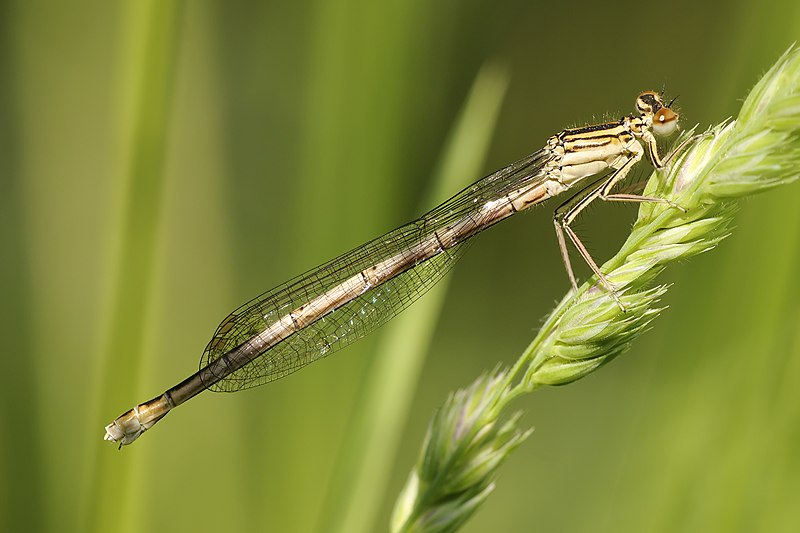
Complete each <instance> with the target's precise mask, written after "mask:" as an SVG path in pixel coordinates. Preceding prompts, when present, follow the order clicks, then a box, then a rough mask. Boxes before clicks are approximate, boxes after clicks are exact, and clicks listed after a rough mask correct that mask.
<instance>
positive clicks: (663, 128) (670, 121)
mask: <svg viewBox="0 0 800 533" xmlns="http://www.w3.org/2000/svg"><path fill="white" fill-rule="evenodd" d="M679 117H680V115H678V113H676V112H675V111H673V110H672V109H669V108H668V107H662V108H661V109H659V110H658V111H657V112H656V114H655V115H653V133H655V134H656V135H663V136H666V135H671V134H672V133H674V132H675V130H677V129H678V118H679Z"/></svg>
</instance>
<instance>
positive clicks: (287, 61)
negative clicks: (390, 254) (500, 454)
mask: <svg viewBox="0 0 800 533" xmlns="http://www.w3.org/2000/svg"><path fill="white" fill-rule="evenodd" d="M799 36H800V4H798V2H796V1H795V0H786V1H783V2H757V1H755V0H743V1H736V2H727V3H725V4H724V7H722V4H719V3H715V2H698V1H692V2H690V1H684V0H676V1H673V2H669V3H666V4H663V3H662V4H658V5H656V4H649V3H643V2H636V3H634V2H587V3H585V4H583V5H582V4H581V3H575V2H569V3H560V2H549V3H537V2H524V1H520V0H494V1H491V2H489V1H486V0H470V1H463V0H462V1H460V2H457V1H452V0H437V1H435V2H431V1H424V0H401V1H394V0H393V1H387V2H373V1H367V0H315V1H314V0H312V1H296V2H289V1H285V2H262V3H255V2H243V1H235V2H234V1H229V2H205V1H199V0H196V1H192V2H171V1H155V0H147V1H146V0H142V1H129V2H88V1H74V2H39V1H22V0H20V1H3V2H1V3H0V238H1V239H2V241H0V250H2V251H0V253H1V254H2V256H1V257H2V261H0V284H2V285H1V286H2V292H1V294H2V299H1V300H0V313H2V314H1V315H0V335H1V338H2V371H1V372H0V414H1V416H2V418H0V530H2V531H59V532H60V531H90V532H91V531H101V530H102V531H121V532H134V531H179V532H180V531H212V530H218V531H281V532H283V531H287V532H292V531H299V532H305V531H348V532H356V531H382V530H385V529H386V524H387V521H388V517H389V514H390V512H391V508H392V504H393V501H394V499H395V497H396V495H397V493H398V491H399V490H400V488H401V487H402V485H403V483H404V482H405V479H406V476H407V475H408V472H409V470H410V468H411V466H412V464H413V463H414V461H415V460H416V457H417V454H418V451H419V448H420V445H421V442H422V439H423V436H424V432H425V427H426V424H427V422H428V420H429V418H430V416H431V414H432V413H433V411H434V410H435V408H436V407H437V406H438V405H440V404H441V403H442V401H443V400H444V398H445V397H446V395H447V394H448V392H449V391H451V390H454V389H456V388H458V387H461V386H465V385H467V384H468V383H470V382H471V381H472V380H473V379H474V378H475V377H476V376H477V375H478V374H479V373H480V372H481V371H483V370H484V369H489V368H491V367H493V366H494V365H495V364H497V362H498V361H503V362H506V363H510V362H512V361H513V360H514V359H515V358H516V356H517V355H518V354H519V353H520V352H521V351H522V349H523V348H524V347H525V346H526V345H527V343H528V342H529V341H530V339H531V338H532V336H533V331H534V329H535V328H536V327H537V325H538V324H539V321H540V319H541V317H543V316H544V315H545V314H546V313H547V312H548V311H549V310H550V309H551V308H552V306H553V305H554V302H555V300H556V299H558V298H560V296H561V295H562V294H563V293H564V292H565V291H566V290H567V288H568V282H567V277H566V275H565V273H564V271H563V267H562V265H561V261H560V258H559V256H558V251H557V246H556V242H555V237H554V235H553V231H552V224H551V223H550V212H551V210H550V209H549V208H544V209H539V210H537V211H535V212H533V213H530V214H525V215H523V216H518V217H514V219H512V220H510V221H508V222H506V223H504V224H501V225H500V226H498V227H496V228H494V229H492V230H491V231H490V232H487V233H485V234H483V235H481V236H480V237H479V238H478V239H477V242H476V243H475V244H474V245H473V246H472V248H471V250H470V252H469V253H468V254H467V256H466V257H465V258H464V259H463V260H462V262H461V263H460V264H459V265H458V267H457V268H456V269H455V273H454V276H453V278H452V280H451V284H450V286H449V289H448V292H447V296H446V298H445V299H444V303H443V308H442V312H441V315H440V317H439V318H438V320H437V321H436V322H435V324H434V326H435V327H432V328H431V329H432V332H433V333H432V339H431V344H430V346H429V348H427V349H425V350H424V351H425V353H426V354H427V355H428V358H427V360H426V361H425V362H424V366H422V368H421V373H420V379H419V382H418V383H416V384H414V387H416V388H415V389H406V392H405V394H406V395H408V396H410V397H411V403H410V405H409V408H408V414H409V416H408V418H407V419H406V418H405V417H404V416H403V412H404V411H403V408H402V406H399V407H398V408H397V411H398V413H399V414H397V415H396V416H394V417H393V418H392V420H390V421H389V422H390V423H391V424H392V425H393V427H394V428H395V431H396V437H394V436H393V437H391V439H389V440H390V441H386V440H384V441H380V442H378V443H373V444H371V446H364V445H363V444H364V443H363V442H362V441H361V440H360V438H359V433H358V431H356V429H357V428H358V426H359V422H357V420H358V417H359V416H361V415H360V413H361V414H363V412H364V410H365V409H368V408H369V405H365V403H368V402H370V401H372V400H371V399H370V398H371V396H369V394H368V393H367V392H368V390H369V383H370V379H371V378H370V376H371V374H370V373H371V372H372V371H373V370H374V368H375V365H378V364H382V363H381V362H382V359H381V358H382V353H386V350H381V349H379V346H381V345H383V344H386V342H385V341H382V340H381V339H385V338H386V335H387V334H388V333H387V332H384V331H381V332H380V333H378V334H376V335H373V336H371V337H369V338H368V339H367V340H365V341H362V342H361V343H359V344H357V345H355V346H352V347H350V348H348V349H346V350H343V351H342V352H339V353H338V354H337V355H336V356H335V357H333V358H330V359H329V360H325V361H322V362H320V363H317V364H315V365H311V366H310V367H308V368H306V369H304V370H303V371H302V372H300V373H298V374H295V375H293V376H291V377H290V378H287V379H284V380H281V381H278V382H276V383H274V384H271V385H270V386H268V387H262V388H259V389H254V390H250V391H247V392H241V393H239V394H235V395H214V394H210V393H206V394H203V395H201V396H200V397H198V398H196V399H194V400H193V401H191V402H189V403H188V404H186V405H185V406H183V407H181V408H180V409H179V410H178V411H177V412H176V413H175V414H172V415H171V416H169V417H168V418H167V419H165V421H164V422H161V423H160V424H159V425H158V426H157V427H156V428H155V429H154V430H153V431H151V432H150V433H148V434H147V435H146V436H144V437H143V438H142V439H141V440H140V441H137V442H136V443H135V444H134V445H132V446H130V447H128V448H125V449H124V450H122V451H121V452H117V450H116V449H115V448H114V447H113V446H112V445H111V444H109V443H105V442H103V441H102V440H101V437H102V435H103V429H102V428H103V426H104V425H105V424H107V423H109V422H110V421H111V420H112V419H113V418H114V417H116V416H117V415H119V414H121V413H122V412H123V411H125V410H127V409H129V408H130V407H131V406H133V405H134V404H135V403H138V402H141V401H144V400H147V399H150V398H152V397H154V396H156V395H157V394H160V393H161V392H162V391H163V390H164V389H166V388H168V387H170V386H172V385H173V384H175V383H177V382H178V381H180V380H181V379H183V378H184V377H186V376H187V375H189V374H190V373H191V372H193V371H194V370H195V369H196V364H197V361H198V360H199V356H200V354H201V353H202V350H203V348H204V347H205V344H206V342H207V341H208V339H209V338H210V336H211V334H212V332H213V331H214V328H215V327H216V325H217V323H218V322H219V321H220V320H221V319H222V318H223V317H224V316H225V315H226V314H227V313H228V312H229V311H230V310H231V309H233V308H234V307H236V306H238V305H239V304H241V303H242V302H244V301H246V300H248V299H250V298H252V297H253V296H255V295H257V294H259V293H260V292H262V291H264V290H266V289H269V288H271V287H272V286H274V285H277V284H278V283H281V282H283V281H284V280H285V279H288V278H289V277H292V276H294V275H296V274H298V273H300V272H302V271H304V270H306V269H308V268H311V267H313V266H315V265H317V264H318V263H321V262H323V261H325V260H327V259H329V258H331V257H333V256H335V255H337V254H339V253H341V252H343V251H346V250H348V249H349V248H351V247H353V246H356V245H358V244H361V243H362V242H363V241H365V240H367V239H369V238H372V237H375V236H377V235H378V234H380V233H382V232H384V231H386V230H389V229H391V228H393V227H394V226H396V225H398V224H400V223H402V222H405V221H406V220H408V219H410V218H412V217H414V216H416V215H418V214H420V213H421V207H430V206H431V205H432V204H433V200H432V199H431V198H430V195H429V194H428V192H427V191H429V190H430V189H431V187H433V185H432V184H431V181H432V179H433V176H434V175H436V173H437V168H441V165H442V164H443V163H442V158H443V157H444V156H443V155H442V154H444V153H445V152H446V148H447V146H448V143H449V142H450V141H448V139H452V138H453V135H454V134H453V132H454V131H455V125H456V124H457V123H458V121H459V120H461V118H460V117H462V118H463V117H464V115H462V109H464V106H465V105H466V104H465V103H466V102H467V100H468V96H469V94H470V91H471V89H470V88H471V87H472V86H473V83H474V82H475V80H476V78H477V77H478V73H479V72H480V71H481V69H482V68H483V67H484V66H486V65H489V67H488V68H489V70H488V71H489V72H492V73H494V74H492V75H491V76H494V77H493V78H492V79H493V80H494V83H495V85H494V87H495V91H494V93H492V94H494V97H495V98H497V99H499V98H500V96H502V95H503V87H505V85H504V84H505V83H506V82H508V85H507V91H506V92H505V93H504V94H505V99H504V100H503V103H502V107H500V108H499V109H500V112H499V115H498V116H497V117H496V122H495V121H494V120H493V119H491V108H492V106H491V103H490V104H487V105H486V106H485V107H486V109H489V111H488V112H487V115H486V116H487V117H489V118H487V119H486V120H485V121H483V123H482V122H481V121H480V120H477V121H473V122H472V123H471V125H469V127H468V128H467V129H468V131H471V132H472V134H474V135H478V136H480V135H485V136H486V137H487V139H490V144H489V145H488V152H487V154H486V157H485V160H483V159H482V158H481V157H480V154H479V155H478V159H481V161H480V168H479V169H478V170H476V171H474V174H473V175H468V176H460V177H459V179H462V180H464V181H465V182H469V181H473V180H474V179H477V178H478V177H480V176H481V175H483V174H486V173H488V172H490V171H492V170H495V169H497V168H499V167H501V166H503V165H505V164H507V163H509V162H511V161H513V160H515V159H517V158H519V157H521V156H523V155H525V154H526V153H528V152H530V151H532V150H534V149H536V148H538V147H540V146H541V145H542V143H543V142H544V140H545V139H546V138H547V136H548V135H550V134H552V133H554V132H556V131H558V130H560V129H562V128H564V127H566V126H574V125H581V124H585V123H590V122H593V121H597V120H601V119H605V118H608V117H612V118H616V117H618V116H621V115H622V114H625V113H629V112H631V111H632V105H633V100H634V98H635V96H636V95H637V94H638V92H639V91H640V90H643V89H661V87H662V85H665V84H666V89H667V91H668V93H669V94H670V95H675V94H680V100H679V102H680V107H681V109H682V112H683V116H684V119H685V120H684V124H685V125H692V124H695V123H699V124H701V126H702V127H705V126H706V125H708V124H710V123H715V122H718V121H720V120H722V119H724V118H726V117H728V116H730V115H735V113H736V112H737V110H738V107H739V105H740V103H741V99H742V98H743V97H744V96H745V95H746V94H747V91H748V90H749V88H750V87H751V86H752V85H753V84H754V83H755V82H756V81H757V79H758V78H759V76H760V75H761V74H762V73H763V72H764V71H765V70H766V69H767V68H768V67H769V66H770V65H771V64H772V63H773V62H774V61H775V60H776V59H777V57H778V56H779V54H780V53H781V52H783V51H784V50H785V49H786V48H787V47H788V46H789V45H790V44H791V43H793V42H794V41H795V40H797V39H798V37H799ZM484 72H487V70H485V69H484ZM491 76H490V77H491ZM489 100H491V98H489ZM498 101H499V100H498ZM478 115H479V116H480V113H479V114H478ZM472 155H473V156H474V155H475V154H474V153H473V154H472ZM459 187H460V186H459V185H454V186H452V188H451V189H450V190H449V192H455V191H456V190H457V189H458V188H459ZM440 199H441V198H440V197H439V198H437V200H440ZM799 205H800V186H799V185H797V184H795V185H793V186H789V187H786V188H784V189H781V190H780V191H777V192H775V193H772V194H769V195H766V196H763V197H759V198H755V199H753V200H751V201H747V202H745V204H744V205H743V208H742V211H741V213H740V215H739V218H738V226H739V227H738V228H737V229H736V231H735V232H734V235H733V236H732V237H731V238H730V239H729V240H728V241H726V242H724V243H723V244H722V246H721V247H720V248H719V249H718V250H716V251H714V252H713V253H710V254H708V255H706V256H701V257H699V258H697V259H696V260H693V261H692V262H691V263H689V264H685V265H681V266H679V267H678V268H673V269H671V270H670V271H669V272H668V273H667V276H666V281H670V282H674V283H675V285H674V287H673V289H672V290H671V291H670V293H669V294H668V296H667V298H666V303H668V304H669V306H670V309H669V310H668V311H666V312H665V313H664V316H663V317H662V318H661V319H659V320H658V321H657V322H656V324H655V328H654V330H653V331H652V332H650V333H649V334H647V335H646V336H645V337H644V338H643V339H642V341H641V342H639V343H637V344H636V345H635V346H634V347H633V348H632V349H631V350H630V351H629V352H628V353H627V354H626V355H625V356H624V357H622V358H621V359H619V360H617V361H615V362H614V363H613V364H611V365H609V366H608V367H605V368H602V369H601V370H600V371H599V372H597V373H596V374H595V375H592V376H590V377H589V378H587V379H585V380H582V381H580V382H577V383H575V384H574V385H570V386H569V387H565V388H558V389H549V390H544V391H540V392H537V393H536V394H533V395H530V396H528V397H527V398H525V399H524V400H522V401H520V402H519V407H520V408H521V409H524V410H525V411H526V416H525V418H524V421H525V423H526V424H528V425H533V426H535V427H536V431H535V433H534V434H533V436H532V437H531V438H530V439H529V440H528V441H527V442H526V443H525V444H524V445H523V446H522V447H521V448H520V450H518V451H517V452H516V453H515V454H514V456H513V457H512V458H511V459H510V461H509V463H507V464H506V465H505V466H504V468H503V469H502V474H501V477H500V479H499V482H498V486H497V490H496V492H495V494H494V495H492V496H491V498H490V499H489V501H488V503H487V504H486V505H485V506H484V507H483V508H482V509H480V510H479V512H478V513H477V514H476V516H475V517H474V519H473V520H472V521H471V522H470V523H469V524H468V525H467V527H465V528H464V530H465V531H472V532H478V531H488V530H491V531H609V532H611V531H615V532H616V531H748V532H749V531H770V532H774V531H797V527H798V524H800V508H798V505H797V502H798V501H799V499H800V453H798V447H799V446H800V387H798V385H797V384H798V381H800V328H798V325H800V300H798V298H797V295H798V289H799V288H800V277H798V276H797V275H796V273H795V271H796V269H797V266H798V265H800V249H799V248H798V242H800V209H799V208H798V206H799ZM633 217H634V210H633V208H631V207H626V206H608V205H603V206H599V207H597V208H595V209H593V210H592V211H591V212H590V213H589V214H588V215H587V216H585V217H583V218H582V219H581V223H580V224H579V231H580V232H581V234H582V235H583V236H584V237H585V239H586V241H587V242H588V243H589V245H590V248H591V249H592V251H593V253H594V254H595V256H596V257H598V258H607V257H609V256H610V255H611V254H612V253H613V252H614V250H615V249H616V247H617V246H618V245H619V244H620V243H621V242H622V240H623V239H624V237H625V234H626V231H627V229H628V228H629V226H630V224H631V223H632V221H633ZM582 275H583V276H584V277H585V275H586V270H585V269H584V271H583V272H582ZM443 295H444V293H443V292H441V291H440V293H439V296H443ZM434 298H435V296H434ZM414 312H415V311H414V308H412V310H411V311H409V312H408V313H410V314H412V315H413V313H414ZM421 335H422V336H424V335H423V334H422V333H421ZM409 344H413V342H412V341H411V340H410V339H409ZM422 344H424V342H423V343H422ZM405 348H406V346H405V345H404V344H403V343H400V345H399V346H398V345H397V343H395V344H394V345H393V346H392V351H393V355H392V357H393V358H396V357H400V358H402V357H403V355H402V354H403V350H404V349H405ZM378 352H381V353H378ZM412 374H413V372H412ZM401 400H402V398H399V399H398V402H400V401H401ZM396 407H397V406H396ZM354 428H355V429H354ZM348 435H349V437H350V438H348ZM376 450H377V452H379V453H380V452H384V451H385V452H386V457H385V458H384V459H382V460H381V461H380V467H383V468H385V469H386V475H385V476H382V475H378V474H376V476H375V477H374V479H371V481H369V482H368V484H367V492H368V493H369V496H370V497H364V496H363V492H364V487H363V486H362V487H361V488H360V489H359V490H356V489H355V488H354V486H355V484H356V481H355V478H356V477H357V476H356V474H355V473H354V472H351V471H350V468H351V465H352V464H353V463H357V462H358V460H359V458H361V457H363V456H365V455H366V454H372V453H374V452H376ZM369 468H373V469H376V472H377V471H378V470H380V468H378V467H375V466H374V465H373V466H370V467H369ZM369 473H370V472H368V474H369ZM367 478H369V476H367ZM360 494H361V495H360ZM347 509H350V511H346V510H347ZM347 512H350V513H351V514H352V513H355V515H357V516H358V518H359V519H358V520H356V522H359V523H360V526H359V527H361V529H358V527H356V526H355V525H349V524H351V522H348V521H347V519H346V518H343V516H345V515H346V514H347Z"/></svg>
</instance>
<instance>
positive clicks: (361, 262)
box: [200, 151, 549, 392]
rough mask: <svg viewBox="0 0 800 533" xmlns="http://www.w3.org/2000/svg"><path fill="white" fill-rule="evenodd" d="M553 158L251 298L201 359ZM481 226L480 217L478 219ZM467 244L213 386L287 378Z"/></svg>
mask: <svg viewBox="0 0 800 533" xmlns="http://www.w3.org/2000/svg"><path fill="white" fill-rule="evenodd" d="M548 159H549V156H548V154H547V153H546V152H544V151H539V152H536V153H534V154H531V155H530V156H528V157H526V158H524V159H521V160H520V161H517V162H516V163H513V164H511V165H509V166H508V167H506V168H504V169H502V170H499V171H497V172H495V173H493V174H491V175H489V176H487V177H485V178H483V179H482V180H480V181H478V182H476V183H475V184H473V185H471V186H469V187H467V188H466V189H464V190H462V191H461V192H459V193H458V194H456V195H455V196H453V197H452V198H450V199H449V200H447V201H446V202H444V203H443V204H441V205H439V206H438V207H436V208H434V209H433V210H431V211H430V212H428V213H427V214H425V215H423V216H422V217H420V218H419V219H417V220H415V221H414V222H411V223H409V224H406V225H404V226H401V227H399V228H397V229H395V230H393V231H391V232H389V233H387V234H385V235H383V236H381V237H379V238H377V239H374V240H372V241H370V242H367V243H366V244H364V245H362V246H359V247H358V248H355V249H353V250H351V251H350V252H348V253H346V254H344V255H341V256H339V257H337V258H336V259H333V260H332V261H329V262H328V263H325V264H323V265H321V266H320V267H317V268H316V269H313V270H310V271H308V272H306V273H305V274H302V275H300V276H298V277H296V278H294V279H292V280H289V281H288V282H286V283H284V284H283V285H280V286H278V287H276V288H274V289H273V290H271V291H269V292H266V293H264V294H262V295H261V296H259V297H257V298H255V299H253V300H251V301H250V302H248V303H246V304H245V305H243V306H241V307H240V308H238V309H236V310H235V311H233V313H231V314H230V315H228V317H226V318H225V320H223V321H222V322H221V323H220V325H219V326H218V327H217V330H216V332H215V333H214V336H213V337H212V338H211V341H210V342H209V343H208V346H207V347H206V349H205V352H204V353H203V356H202V358H201V360H200V367H201V368H203V367H205V366H206V365H208V364H210V363H212V362H213V361H215V360H217V359H218V358H219V357H221V356H222V355H224V354H226V353H228V352H230V351H231V350H233V349H235V348H237V347H238V346H240V345H241V344H243V343H245V342H247V341H248V340H250V339H252V338H253V337H254V336H256V335H258V334H259V333H260V332H262V331H264V330H265V329H266V328H267V327H268V326H269V325H271V324H273V323H275V322H276V321H278V320H279V319H280V318H281V317H284V316H286V315H287V314H288V313H289V312H291V311H293V310H295V309H297V308H298V307H300V306H302V305H304V304H306V303H308V302H309V301H311V300H313V299H314V298H316V297H318V296H320V295H324V294H325V293H326V292H327V291H329V290H330V289H331V288H332V287H336V286H337V285H339V284H341V283H342V282H344V281H345V280H347V279H350V278H351V277H353V276H355V275H358V274H359V273H360V272H363V271H365V270H366V269H368V268H369V267H371V266H373V265H376V264H379V263H381V261H383V260H385V259H387V258H390V257H394V256H396V255H398V254H402V253H404V252H405V251H407V250H409V249H411V248H413V247H414V246H415V245H418V244H419V243H421V242H423V241H424V240H425V239H430V237H431V235H433V233H434V232H436V231H438V230H442V229H444V228H447V227H448V226H450V225H452V224H454V223H456V222H460V221H462V220H464V219H466V218H469V217H478V216H479V214H478V213H479V212H480V207H481V206H482V205H483V204H485V203H486V202H488V201H490V200H493V199H497V198H502V197H503V196H505V195H506V194H508V193H509V192H511V191H512V190H515V189H518V188H521V187H525V186H528V185H530V184H531V183H532V182H534V181H536V180H539V179H541V177H542V167H543V165H544V163H545V162H546V161H547V160H548ZM475 222H476V223H478V224H480V220H476V221H475ZM464 249H465V246H464V244H463V243H459V244H458V245H457V246H454V247H451V248H448V249H447V250H443V251H442V253H439V254H438V255H435V256H434V257H432V258H430V259H428V260H426V261H422V262H420V263H418V264H416V265H414V266H413V267H412V268H410V269H409V270H406V271H405V272H403V273H401V274H399V275H397V276H395V277H393V278H391V279H389V280H387V281H385V282H384V283H381V284H380V285H377V286H375V287H372V288H371V289H370V290H368V291H366V292H364V293H362V294H354V295H353V299H352V300H350V301H348V302H347V303H346V304H344V305H342V306H340V307H339V308H337V309H335V310H333V311H331V312H329V313H328V314H326V315H324V316H323V317H321V318H320V319H319V320H317V321H316V322H314V323H312V324H310V325H309V326H307V327H305V328H303V329H301V330H299V331H297V332H295V333H293V334H292V335H291V336H289V337H288V338H286V339H284V340H283V341H281V342H280V343H278V344H277V345H275V346H273V347H271V348H269V349H267V350H265V351H264V353H263V354H261V355H260V356H259V357H258V358H256V359H254V360H252V361H250V362H249V363H248V364H246V365H245V366H243V367H241V368H239V369H237V370H235V371H233V372H232V373H230V374H229V375H227V376H226V377H224V378H223V379H221V380H220V381H218V382H217V383H215V384H213V385H211V386H210V387H209V389H210V390H213V391H216V392H233V391H238V390H242V389H246V388H250V387H255V386H258V385H262V384H264V383H268V382H270V381H274V380H276V379H279V378H282V377H284V376H286V375H288V374H291V373H292V372H294V371H296V370H299V369H300V368H302V367H304V366H305V365H307V364H309V363H311V362H313V361H316V360H317V359H321V358H323V357H326V356H328V355H330V354H331V353H333V352H335V351H337V350H338V349H340V348H343V347H344V346H347V345H348V344H350V343H352V342H354V341H356V340H358V339H360V338H361V337H363V336H365V335H367V334H368V333H370V332H371V331H373V330H374V329H376V328H377V327H379V326H380V325H382V324H384V323H386V322H387V321H388V320H389V319H391V318H392V317H394V316H395V315H397V314H398V313H399V312H400V311H402V310H403V309H405V308H406V307H407V306H408V305H409V304H410V303H411V302H413V301H415V300H416V299H417V298H419V297H420V296H421V295H422V294H424V293H425V292H426V291H427V290H428V289H430V287H432V286H433V285H434V284H435V283H436V282H437V281H439V280H440V279H441V278H442V277H443V276H444V274H445V273H446V272H447V271H448V270H449V269H450V268H451V267H452V266H453V264H455V262H456V261H457V260H458V258H459V257H460V256H461V254H462V253H463V251H464Z"/></svg>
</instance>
